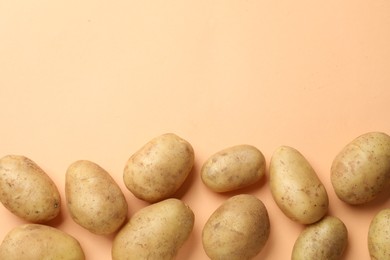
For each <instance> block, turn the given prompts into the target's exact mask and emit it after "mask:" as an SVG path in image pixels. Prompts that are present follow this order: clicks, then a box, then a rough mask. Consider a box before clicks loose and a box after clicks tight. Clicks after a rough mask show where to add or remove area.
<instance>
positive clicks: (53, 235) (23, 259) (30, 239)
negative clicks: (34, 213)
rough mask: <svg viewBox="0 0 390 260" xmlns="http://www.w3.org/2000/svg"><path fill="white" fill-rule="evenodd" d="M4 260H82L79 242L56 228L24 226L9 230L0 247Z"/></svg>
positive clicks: (1, 257) (0, 253) (37, 225)
mask: <svg viewBox="0 0 390 260" xmlns="http://www.w3.org/2000/svg"><path fill="white" fill-rule="evenodd" d="M0 259H4V260H52V259H62V260H84V259H85V257H84V252H83V250H82V248H81V246H80V244H79V242H78V241H77V240H76V239H75V238H74V237H72V236H70V235H68V234H67V233H64V232H62V231H60V230H58V229H56V228H53V227H49V226H45V225H40V224H25V225H22V226H19V227H16V228H14V229H13V230H11V231H10V232H9V233H8V234H7V235H6V237H5V238H4V240H3V242H2V244H1V245H0Z"/></svg>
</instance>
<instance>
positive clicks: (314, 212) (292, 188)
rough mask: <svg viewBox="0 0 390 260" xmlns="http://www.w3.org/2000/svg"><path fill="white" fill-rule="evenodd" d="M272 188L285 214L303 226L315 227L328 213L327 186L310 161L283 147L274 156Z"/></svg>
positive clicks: (292, 149)
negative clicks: (310, 225) (315, 223)
mask: <svg viewBox="0 0 390 260" xmlns="http://www.w3.org/2000/svg"><path fill="white" fill-rule="evenodd" d="M270 188H271V193H272V197H273V198H274V200H275V202H276V204H277V205H278V206H279V208H280V209H281V210H282V212H283V213H284V214H285V215H286V216H287V217H289V218H290V219H292V220H294V221H297V222H299V223H302V224H311V223H314V222H316V221H318V220H320V219H321V218H322V217H323V216H324V215H325V214H326V212H327V211H328V204H329V201H328V194H327V192H326V190H325V187H324V185H323V184H322V183H321V181H320V179H319V178H318V176H317V174H316V173H315V171H314V169H313V168H312V167H311V165H310V164H309V162H308V161H307V160H306V158H305V157H303V155H302V154H301V153H300V152H298V151H297V150H296V149H294V148H291V147H288V146H281V147H279V148H278V149H276V151H275V152H274V154H273V155H272V158H271V162H270Z"/></svg>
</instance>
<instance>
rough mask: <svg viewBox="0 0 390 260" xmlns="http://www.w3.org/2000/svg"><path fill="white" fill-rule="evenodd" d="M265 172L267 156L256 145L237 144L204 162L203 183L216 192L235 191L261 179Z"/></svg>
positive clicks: (202, 170)
mask: <svg viewBox="0 0 390 260" xmlns="http://www.w3.org/2000/svg"><path fill="white" fill-rule="evenodd" d="M264 174H265V158H264V156H263V154H262V153H261V152H260V151H259V150H258V149H257V148H256V147H254V146H251V145H237V146H233V147H230V148H226V149H224V150H222V151H219V152H218V153H216V154H214V155H212V156H211V157H210V158H209V159H207V161H206V162H205V163H204V164H203V166H202V169H201V177H202V181H203V183H204V184H205V185H206V186H207V187H209V188H210V189H211V190H213V191H215V192H226V191H233V190H237V189H240V188H244V187H247V186H249V185H251V184H254V183H256V182H257V181H259V180H260V179H261V178H262V177H263V176H264Z"/></svg>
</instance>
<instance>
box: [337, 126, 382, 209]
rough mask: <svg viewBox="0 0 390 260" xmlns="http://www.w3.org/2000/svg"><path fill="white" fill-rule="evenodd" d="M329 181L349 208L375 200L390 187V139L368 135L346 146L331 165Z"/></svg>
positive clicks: (376, 134)
mask: <svg viewBox="0 0 390 260" xmlns="http://www.w3.org/2000/svg"><path fill="white" fill-rule="evenodd" d="M331 181H332V185H333V188H334V191H335V192H336V194H337V196H338V197H339V198H340V199H341V200H342V201H344V202H346V203H348V204H352V205H357V204H364V203H367V202H369V201H372V200H373V199H375V198H376V197H377V196H378V194H379V193H381V192H382V191H383V190H384V189H385V187H386V186H387V185H388V184H389V183H390V136H388V135H387V134H385V133H380V132H370V133H366V134H363V135H361V136H359V137H357V138H356V139H355V140H353V141H352V142H350V143H349V144H347V145H346V146H345V147H344V148H343V149H342V150H341V152H340V153H339V154H338V155H337V156H336V158H335V159H334V161H333V164H332V167H331Z"/></svg>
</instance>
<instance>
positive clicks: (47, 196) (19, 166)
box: [0, 155, 61, 223]
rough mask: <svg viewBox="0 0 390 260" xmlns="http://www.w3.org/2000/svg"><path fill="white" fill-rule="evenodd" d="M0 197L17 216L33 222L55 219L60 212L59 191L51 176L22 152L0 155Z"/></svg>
mask: <svg viewBox="0 0 390 260" xmlns="http://www.w3.org/2000/svg"><path fill="white" fill-rule="evenodd" d="M0 201H1V202H2V203H3V205H4V206H5V207H6V208H7V209H8V210H10V211H11V212H12V213H13V214H15V215H16V216H18V217H20V218H23V219H24V220H27V221H29V222H33V223H44V222H47V221H49V220H52V219H54V218H55V217H56V216H57V215H58V214H59V212H60V208H61V198H60V193H59V192H58V189H57V187H56V185H55V184H54V182H53V181H52V180H51V179H50V177H49V176H48V175H47V174H46V173H45V172H44V171H43V170H42V169H41V168H40V167H39V166H38V165H37V164H36V163H35V162H33V161H32V160H30V159H29V158H27V157H24V156H21V155H7V156H5V157H3V158H1V159H0Z"/></svg>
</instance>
